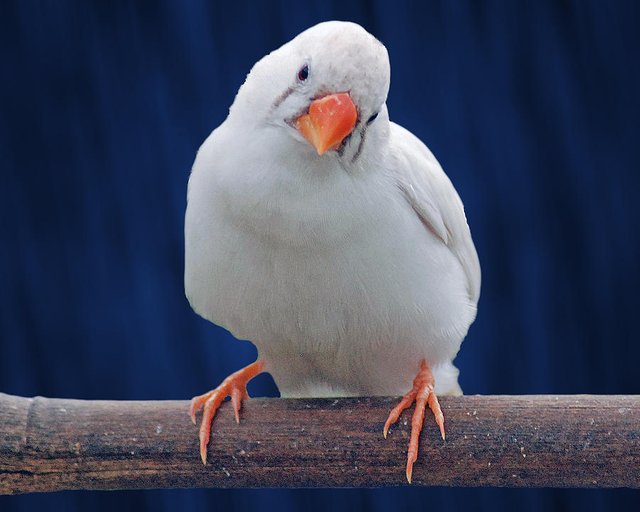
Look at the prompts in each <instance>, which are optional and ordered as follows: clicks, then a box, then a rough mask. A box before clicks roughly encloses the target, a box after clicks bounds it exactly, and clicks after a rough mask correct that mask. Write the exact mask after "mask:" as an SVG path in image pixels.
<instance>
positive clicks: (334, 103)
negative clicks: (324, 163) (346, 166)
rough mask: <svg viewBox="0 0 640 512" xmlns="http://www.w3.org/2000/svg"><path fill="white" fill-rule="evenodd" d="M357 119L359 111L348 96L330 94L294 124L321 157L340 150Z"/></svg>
mask: <svg viewBox="0 0 640 512" xmlns="http://www.w3.org/2000/svg"><path fill="white" fill-rule="evenodd" d="M357 119H358V111H357V110H356V106H355V105H354V104H353V101H351V97H350V96H349V93H346V92H341V93H338V94H330V95H329V96H325V97H323V98H320V99H317V100H314V101H312V102H311V105H309V113H308V114H304V115H302V116H300V117H299V118H298V119H296V121H295V126H296V128H297V129H298V130H299V131H300V133H301V134H302V135H303V136H304V138H305V139H307V140H308V141H309V143H310V144H311V145H312V146H313V147H314V148H316V151H317V152H318V154H319V155H322V154H324V153H326V152H327V151H328V150H330V149H337V148H338V147H339V146H340V144H341V143H342V141H343V140H344V138H345V137H346V136H347V135H349V134H350V133H351V132H352V131H353V128H354V126H355V125H356V121H357Z"/></svg>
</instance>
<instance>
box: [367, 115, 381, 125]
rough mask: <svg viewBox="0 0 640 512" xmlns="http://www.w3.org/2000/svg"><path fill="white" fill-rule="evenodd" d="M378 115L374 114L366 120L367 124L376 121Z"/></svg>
mask: <svg viewBox="0 0 640 512" xmlns="http://www.w3.org/2000/svg"><path fill="white" fill-rule="evenodd" d="M378 114H379V112H376V113H375V114H373V115H372V116H371V117H370V118H369V119H367V124H371V123H373V122H374V121H375V120H376V117H378Z"/></svg>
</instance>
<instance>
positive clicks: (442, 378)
mask: <svg viewBox="0 0 640 512" xmlns="http://www.w3.org/2000/svg"><path fill="white" fill-rule="evenodd" d="M432 371H433V377H434V379H435V381H436V394H437V395H439V396H444V395H449V396H460V395H462V394H463V393H462V388H461V387H460V384H458V375H459V374H460V370H458V369H457V368H456V367H455V366H453V363H452V362H451V361H447V362H446V363H442V364H440V365H438V366H436V367H435V368H433V369H432Z"/></svg>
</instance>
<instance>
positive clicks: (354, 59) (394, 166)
mask: <svg viewBox="0 0 640 512" xmlns="http://www.w3.org/2000/svg"><path fill="white" fill-rule="evenodd" d="M304 66H306V67H307V70H308V78H305V79H304V80H301V79H300V78H299V70H300V69H301V68H303V67H304ZM389 77H390V72H389V61H388V55H387V51H386V49H385V48H384V46H383V45H382V44H381V43H380V42H378V41H377V40H376V39H375V38H374V37H373V36H371V35H370V34H369V33H367V32H366V31H365V30H364V29H362V28H361V27H360V26H358V25H355V24H352V23H344V22H327V23H322V24H320V25H317V26H315V27H312V28H310V29H309V30H307V31H305V32H303V33H302V34H300V35H299V36H298V37H296V38H295V39H293V40H292V41H290V42H289V43H287V44H285V45H284V46H282V47H281V48H280V49H278V50H276V51H274V52H272V53H271V54H269V55H267V56H266V57H264V58H263V59H262V60H261V61H259V62H258V63H257V64H256V65H255V66H254V68H253V69H252V70H251V72H250V73H249V75H248V76H247V79H246V82H245V83H244V85H243V86H242V87H241V89H240V91H239V92H238V95H237V96H236V99H235V101H234V103H233V106H232V107H231V110H230V113H229V116H228V118H227V119H226V120H225V122H224V123H222V124H221V125H220V126H219V127H218V128H217V129H216V130H214V131H213V133H212V134H211V135H210V136H209V138H208V139H207V140H206V141H205V142H204V144H203V145H202V147H201V148H200V150H199V152H198V156H197V158H196V161H195V163H194V166H193V172H192V174H191V178H190V180H189V191H188V206H187V212H186V220H185V238H186V245H185V249H186V269H185V288H186V294H187V297H188V298H189V301H190V303H191V305H192V307H193V308H194V310H195V311H196V312H197V313H199V314H200V315H201V316H203V317H204V318H206V319H208V320H210V321H212V322H214V323H216V324H218V325H221V326H223V327H225V328H227V329H228V330H229V331H231V333H232V334H233V335H234V336H236V337H237V338H242V339H248V340H251V341H252V342H253V343H255V345H256V346H257V347H258V350H259V357H260V358H262V359H263V360H264V362H265V370H266V371H268V372H270V373H271V374H272V376H273V378H274V380H275V382H276V384H277V385H278V388H279V389H280V392H281V394H282V395H283V396H289V397H293V396H295V397H301V396H309V397H312V396H345V395H399V394H403V393H405V392H406V391H407V389H408V388H410V387H411V382H412V379H413V377H414V376H415V375H416V372H417V371H418V365H419V362H420V360H421V359H423V358H425V359H426V360H427V361H428V363H429V365H430V366H431V368H432V369H433V373H434V376H435V381H436V391H437V392H438V393H441V394H446V393H459V392H460V389H459V387H458V383H457V370H456V369H455V367H454V366H453V364H452V363H451V361H452V360H453V358H454V357H455V355H456V353H457V352H458V349H459V348H460V344H461V342H462V340H463V338H464V337H465V335H466V333H467V330H468V328H469V325H470V324H471V323H472V322H473V320H474V318H475V316H476V305H477V302H478V296H479V291H480V267H479V263H478V258H477V255H476V251H475V248H474V245H473V242H472V240H471V235H470V233H469V228H468V226H467V222H466V219H465V216H464V211H463V207H462V202H461V201H460V199H459V197H458V195H457V193H456V191H455V189H454V188H453V185H452V184H451V182H450V181H449V179H448V178H447V176H446V175H445V174H444V172H443V171H442V169H441V167H440V165H439V164H438V162H437V161H436V159H435V158H434V157H433V155H432V154H431V152H430V151H429V150H428V149H427V147H426V146H425V145H424V144H422V142H420V141H419V140H418V139H417V138H416V137H414V136H413V135H412V134H411V133H409V132H408V131H407V130H405V129H403V128H402V127H400V126H398V125H396V124H394V123H392V122H390V121H389V117H388V113H387V108H386V105H385V101H386V97H387V92H388V89H389ZM341 91H347V92H348V93H349V95H350V97H351V98H352V100H353V102H354V104H355V105H356V108H357V111H358V120H357V124H356V126H355V128H354V130H353V132H352V133H351V135H350V136H349V138H348V139H347V140H346V141H345V142H344V143H343V144H342V146H340V147H339V148H338V149H337V150H332V151H328V152H326V153H325V154H323V155H321V156H320V155H318V154H317V152H316V151H315V150H314V148H313V146H312V145H310V144H309V142H307V140H305V138H304V137H303V136H302V135H301V134H300V132H299V131H298V130H297V129H296V127H295V126H294V123H293V121H294V120H295V119H296V118H297V117H299V116H300V115H301V114H303V113H305V112H306V111H307V109H308V108H309V103H310V101H311V100H313V99H314V98H319V97H321V96H322V95H324V94H328V93H334V92H341ZM375 113H378V116H377V117H376V118H374V119H372V117H373V116H374V114H375Z"/></svg>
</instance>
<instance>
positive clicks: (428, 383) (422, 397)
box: [382, 359, 445, 483]
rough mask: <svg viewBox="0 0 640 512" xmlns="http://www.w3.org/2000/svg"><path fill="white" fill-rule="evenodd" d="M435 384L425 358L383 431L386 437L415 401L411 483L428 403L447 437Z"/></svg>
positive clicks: (409, 470) (409, 455)
mask: <svg viewBox="0 0 640 512" xmlns="http://www.w3.org/2000/svg"><path fill="white" fill-rule="evenodd" d="M434 385H435V380H434V379H433V374H432V373H431V368H429V365H428V364H427V362H426V361H425V360H424V359H423V360H422V361H421V362H420V371H419V372H418V375H416V378H415V379H413V388H412V389H411V391H409V392H408V393H407V394H406V395H404V397H403V398H402V400H401V401H400V403H399V404H398V405H396V407H395V408H394V409H393V410H392V411H391V412H390V413H389V417H388V418H387V422H386V423H385V424H384V429H383V431H382V433H383V434H384V438H385V439H386V438H387V433H388V432H389V427H390V426H391V425H393V424H394V423H395V422H396V421H398V418H399V417H400V413H402V411H404V410H405V409H406V408H407V407H409V406H410V405H411V404H412V403H413V402H414V401H415V403H416V410H415V411H414V412H413V418H411V440H410V441H409V451H408V453H407V480H408V481H409V483H411V475H412V473H413V463H414V462H415V461H416V460H417V459H418V440H419V439H420V432H421V431H422V424H423V422H424V410H425V408H426V406H427V404H429V408H430V409H431V410H432V411H433V415H434V416H435V417H436V423H437V424H438V426H439V427H440V434H442V440H443V441H444V438H445V435H444V415H443V414H442V409H440V404H439V403H438V397H437V396H436V394H435V391H434Z"/></svg>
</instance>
